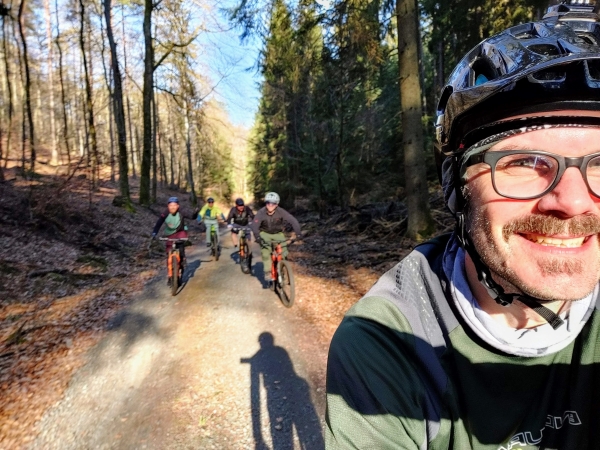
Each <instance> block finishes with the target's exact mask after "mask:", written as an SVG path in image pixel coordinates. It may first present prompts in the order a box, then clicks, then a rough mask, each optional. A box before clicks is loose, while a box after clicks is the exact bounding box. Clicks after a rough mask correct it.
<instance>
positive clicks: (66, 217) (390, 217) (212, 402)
mask: <svg viewBox="0 0 600 450" xmlns="http://www.w3.org/2000/svg"><path fill="white" fill-rule="evenodd" d="M42 172H43V171H42ZM7 179H9V180H11V181H7V182H5V183H0V227H2V230H3V231H2V233H1V234H0V388H1V390H2V396H1V397H0V448H10V449H14V448H61V449H62V448H144V446H146V448H165V447H168V448H190V447H188V446H189V445H191V446H192V447H191V448H254V445H255V444H256V443H257V435H261V433H259V432H257V428H255V429H254V432H253V431H252V430H253V428H252V414H255V415H256V414H259V416H260V420H259V421H258V422H257V423H260V429H261V430H263V431H264V436H266V437H265V439H267V437H268V435H269V433H268V431H269V430H271V432H272V437H270V438H269V439H271V441H270V442H271V444H272V448H274V449H277V450H279V449H283V448H294V446H290V445H292V444H290V441H289V440H288V441H286V439H288V437H289V436H288V434H286V433H287V431H286V430H287V429H288V428H286V427H290V426H291V425H290V423H291V422H290V421H293V419H292V417H293V416H294V414H293V412H294V411H295V410H294V408H291V409H290V408H289V407H288V410H286V411H287V412H285V411H284V412H283V413H281V414H279V413H278V412H277V411H279V410H280V409H281V408H282V406H281V404H283V403H285V402H283V400H282V397H280V398H279V400H277V402H279V403H277V402H275V403H273V404H272V403H269V402H270V401H269V396H268V395H269V394H268V393H269V392H270V391H269V389H271V391H273V392H275V390H281V389H284V387H283V386H280V385H279V383H277V382H282V381H283V380H275V379H271V381H272V382H273V383H274V384H273V385H272V386H267V385H265V386H264V387H263V388H262V390H261V389H259V390H258V392H260V393H261V394H260V395H259V396H258V397H256V395H255V394H256V392H257V391H255V390H254V384H253V383H254V382H253V381H252V380H254V378H253V377H251V376H248V373H251V374H252V373H253V372H252V370H250V368H249V367H248V365H249V366H250V367H253V366H252V363H251V362H250V361H251V360H250V359H248V360H247V361H248V362H249V364H245V363H244V364H241V363H240V361H241V359H240V358H248V357H250V356H252V355H253V354H254V355H255V356H256V355H259V353H260V352H258V349H259V345H258V341H257V339H258V337H259V335H261V334H262V333H265V332H270V333H272V335H273V336H274V338H275V347H273V348H275V349H284V350H283V351H279V353H278V355H279V356H277V355H275V353H277V352H275V353H273V352H271V353H269V352H266V353H265V352H263V356H264V355H265V354H266V355H269V354H272V356H273V355H275V356H273V357H269V358H267V359H272V360H274V361H279V360H281V358H283V359H286V358H288V359H289V360H290V361H292V364H293V369H291V371H290V372H288V373H283V374H280V373H278V372H276V371H275V372H274V371H273V367H274V365H273V364H272V363H269V364H267V366H266V369H265V371H263V372H262V376H263V380H265V376H267V378H268V374H269V373H270V374H272V376H274V377H275V378H278V377H279V378H281V377H283V378H286V377H287V378H289V379H293V380H296V381H297V383H296V384H295V385H294V386H295V387H291V388H290V389H291V391H290V392H291V394H290V395H291V396H292V398H294V399H295V400H294V402H292V403H294V404H295V405H296V406H297V407H298V408H300V410H302V411H304V412H305V416H306V417H309V416H310V414H308V415H307V414H306V411H308V412H310V411H311V408H314V411H315V414H316V416H317V417H318V419H316V420H318V421H319V422H322V418H323V413H324V382H325V381H324V376H325V364H326V357H327V348H328V344H329V341H330V339H331V336H332V335H333V332H334V331H335V329H336V327H337V325H338V324H339V322H340V320H341V319H342V317H343V314H344V313H345V311H346V310H347V309H348V308H349V307H350V306H351V305H352V304H353V303H354V302H356V301H357V300H358V299H359V298H360V297H361V296H362V295H363V294H364V293H365V292H366V291H367V290H368V289H369V288H370V287H371V285H372V284H373V283H374V282H375V281H376V279H377V278H378V277H379V276H380V275H381V274H382V273H383V272H384V271H385V270H387V269H388V268H390V267H392V266H393V265H394V264H395V263H397V262H398V261H399V260H400V259H401V258H402V257H403V256H404V255H405V254H407V253H408V252H409V251H410V250H411V249H412V247H414V245H415V243H414V242H412V241H410V240H408V239H405V238H403V237H402V233H403V226H404V225H403V219H402V217H403V209H402V205H401V204H400V203H389V204H380V205H367V206H364V207H362V208H360V209H355V210H353V211H351V212H349V213H344V214H341V213H340V214H334V215H332V216H330V218H329V219H319V218H318V217H317V216H314V215H311V214H304V215H302V222H303V227H304V231H305V233H306V236H307V237H306V239H305V240H304V241H303V242H301V243H297V244H295V245H294V246H293V248H292V250H291V259H292V260H293V261H294V267H295V269H296V272H297V301H296V303H295V304H294V306H293V308H291V309H289V310H288V309H285V308H283V307H282V306H281V304H280V303H278V302H277V301H276V299H275V297H274V294H273V293H272V292H270V291H268V290H265V289H263V286H262V284H261V279H260V277H261V267H262V265H261V263H260V262H259V260H260V258H259V257H258V250H257V249H255V252H254V253H255V262H256V265H255V277H252V278H251V277H247V276H245V275H242V273H241V272H240V271H239V268H238V267H236V266H235V264H234V261H232V259H231V258H230V255H231V256H235V255H234V253H233V250H232V249H230V248H229V249H225V251H224V255H223V258H222V259H221V260H220V261H219V262H210V263H209V262H208V261H207V258H206V254H205V250H204V249H202V250H201V249H200V248H199V246H196V247H192V249H193V250H192V252H191V253H189V258H188V262H189V264H190V266H189V267H190V274H189V277H190V278H189V281H188V284H187V285H186V286H185V287H184V290H183V291H182V292H181V293H180V294H179V296H178V297H176V298H175V299H172V298H171V297H169V295H168V293H167V292H166V286H163V284H164V269H163V266H164V260H163V255H162V253H161V252H156V251H155V252H153V253H152V256H151V254H150V253H149V252H148V250H147V244H148V239H149V237H150V231H151V228H152V226H153V224H154V222H155V220H156V217H157V213H158V211H159V208H158V207H157V208H153V209H149V208H141V207H138V206H136V207H135V211H134V212H128V211H126V210H125V209H123V208H121V207H118V206H114V205H113V204H112V200H113V198H114V197H115V195H116V186H115V184H114V183H111V182H109V181H106V180H104V181H102V182H101V183H99V186H98V189H97V190H96V191H95V192H93V194H92V195H91V196H90V193H89V189H88V188H89V184H88V180H87V179H86V178H84V177H81V176H76V177H73V178H72V179H71V180H70V181H69V182H68V183H65V179H64V177H57V176H55V175H52V173H51V171H49V170H47V171H46V173H45V174H42V175H40V176H37V177H36V179H35V180H34V181H25V180H22V179H21V178H20V177H16V175H15V173H14V171H10V170H9V171H8V173H7ZM133 188H134V189H133V191H134V194H135V184H133ZM176 194H177V193H176V192H173V191H168V190H161V191H160V192H159V196H158V197H159V202H158V203H159V204H164V202H165V200H166V198H167V197H168V196H170V195H176ZM179 196H180V198H181V197H184V196H183V195H181V194H179ZM432 205H433V207H434V209H435V211H436V212H435V217H436V220H437V222H438V225H439V229H440V231H444V230H446V229H449V228H450V227H451V220H450V219H449V217H448V216H447V214H445V213H443V212H439V211H441V210H442V207H441V200H440V198H439V194H437V193H433V195H432ZM183 206H186V204H185V203H184V205H183ZM187 206H189V205H187ZM191 228H192V229H193V230H194V227H193V226H192V227H191ZM203 237H204V236H203V235H199V234H197V232H196V231H193V232H192V238H193V239H194V241H195V242H199V243H202V241H203ZM224 239H225V241H224V244H225V245H226V246H229V245H230V244H229V239H228V237H227V238H224ZM242 277H247V278H242ZM257 278H258V279H257ZM202 292H207V294H206V295H207V296H206V300H204V297H203V296H202V295H201V294H198V293H202ZM199 296H200V298H201V299H202V301H196V300H197V299H198V297H199ZM263 337H264V336H263ZM263 344H264V342H263ZM267 347H268V345H267ZM271 350H272V349H271ZM263 359H264V358H263ZM258 360H260V358H258V357H257V358H255V359H252V361H258ZM302 380H305V381H306V383H308V386H309V388H308V391H307V390H306V389H305V388H304V386H305V385H304V384H303V383H304V381H302ZM284 390H285V389H284ZM307 392H309V395H308V397H307V396H306V395H307ZM265 396H266V398H267V402H266V405H263V406H260V407H258V410H256V409H253V403H252V402H254V401H255V400H256V398H261V397H265ZM294 396H295V397H294ZM283 397H285V396H283ZM307 399H310V400H307ZM249 400H252V401H249ZM282 402H283V403H282ZM277 404H280V406H277ZM261 408H262V409H263V410H264V411H263V412H264V414H262V415H260V413H257V412H256V411H260V410H261ZM265 408H266V409H265ZM278 408H279V409H278ZM284 409H285V408H284ZM296 409H297V408H296ZM311 417H312V416H311ZM68 419H70V420H68ZM313 419H314V417H313ZM68 424H70V425H69V426H67V425H68ZM296 426H298V424H296ZM304 426H305V427H306V428H307V429H308V430H312V432H311V435H312V436H313V438H311V439H309V440H308V441H307V440H304V442H309V447H308V448H319V447H320V445H321V444H320V443H321V441H320V440H319V436H318V435H317V431H316V430H317V427H316V426H315V424H314V420H312V419H311V420H309V421H308V422H306V423H305V425H304ZM319 426H320V425H319ZM73 427H78V428H77V429H74V428H73ZM60 430H64V431H60ZM273 430H276V431H277V432H275V431H273ZM280 431H281V433H279V432H280ZM257 433H258V434H257ZM301 434H302V433H301V431H300V432H298V431H297V433H296V437H295V442H296V444H295V446H296V447H297V446H298V445H299V444H298V442H299V441H298V440H299V439H301V440H302V439H305V438H303V437H302V435H301ZM273 439H274V440H273ZM278 439H279V441H278ZM267 440H268V439H267ZM269 447H271V446H267V447H265V448H269Z"/></svg>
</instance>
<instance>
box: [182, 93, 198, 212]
mask: <svg viewBox="0 0 600 450" xmlns="http://www.w3.org/2000/svg"><path fill="white" fill-rule="evenodd" d="M184 121H185V122H184V123H185V149H186V152H187V160H188V183H189V185H190V190H191V192H192V205H193V206H196V205H197V204H198V199H197V197H196V187H195V186H194V171H193V170H192V139H191V131H190V109H189V103H188V101H187V100H185V117H184Z"/></svg>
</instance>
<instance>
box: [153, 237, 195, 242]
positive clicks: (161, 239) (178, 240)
mask: <svg viewBox="0 0 600 450" xmlns="http://www.w3.org/2000/svg"><path fill="white" fill-rule="evenodd" d="M158 240H159V241H171V242H186V241H189V240H190V239H189V238H175V239H172V238H163V237H161V238H158Z"/></svg>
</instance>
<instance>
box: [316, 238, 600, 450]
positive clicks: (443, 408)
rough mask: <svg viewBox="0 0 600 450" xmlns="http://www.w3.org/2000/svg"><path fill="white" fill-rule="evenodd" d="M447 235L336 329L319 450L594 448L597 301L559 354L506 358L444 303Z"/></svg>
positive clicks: (599, 356)
mask: <svg viewBox="0 0 600 450" xmlns="http://www.w3.org/2000/svg"><path fill="white" fill-rule="evenodd" d="M447 240H448V237H445V238H438V239H436V240H434V241H431V242H429V243H427V244H425V245H422V246H419V247H417V248H416V249H415V251H413V252H412V253H411V254H410V255H409V256H408V257H407V258H405V259H404V260H403V261H402V262H401V263H400V264H398V265H397V266H396V267H394V268H393V269H392V270H390V271H389V272H388V273H386V274H385V275H384V276H383V277H382V278H381V279H380V280H379V281H378V282H377V283H376V284H375V286H374V287H373V288H372V289H371V291H370V292H369V293H367V295H366V296H365V297H364V298H362V299H361V300H360V301H359V302H358V303H357V304H356V305H354V307H352V309H350V311H348V313H347V314H346V316H345V318H344V320H343V321H342V323H341V325H340V326H339V328H338V330H337V331H336V333H335V335H334V337H333V340H332V343H331V348H330V353H329V361H328V367H327V417H326V421H327V426H326V446H327V448H328V449H344V450H346V449H377V450H383V449H389V450H397V449H411V450H412V449H414V450H416V449H433V450H442V449H443V450H446V449H455V450H469V449H473V450H510V449H512V450H526V449H527V450H529V449H538V448H539V449H541V448H544V449H561V450H570V449H578V450H580V449H597V448H600V414H599V413H600V316H599V311H598V307H597V306H596V309H595V310H594V311H593V313H592V315H591V317H590V318H589V319H588V321H587V323H586V325H585V327H584V328H583V330H582V332H581V333H580V334H579V335H578V337H577V338H576V339H575V341H574V342H572V343H571V344H570V345H569V346H567V347H566V348H565V349H563V350H561V351H559V352H557V353H554V354H549V355H546V356H541V357H518V356H513V355H508V354H504V353H502V352H500V351H499V350H496V349H494V348H491V347H490V346H489V345H487V344H486V343H484V342H483V341H481V340H480V339H479V338H478V337H477V336H476V335H475V334H474V333H473V332H472V331H471V330H470V328H468V326H467V325H466V324H464V323H463V322H462V318H461V317H460V315H459V314H458V313H456V314H455V312H454V306H453V304H452V301H448V297H447V295H446V293H445V288H446V280H445V276H444V275H443V271H442V270H441V259H442V254H443V251H444V248H445V245H446V242H447ZM596 382H599V384H596Z"/></svg>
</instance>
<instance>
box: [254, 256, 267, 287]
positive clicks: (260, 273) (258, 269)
mask: <svg viewBox="0 0 600 450" xmlns="http://www.w3.org/2000/svg"><path fill="white" fill-rule="evenodd" d="M252 274H253V275H254V276H255V277H256V279H257V280H258V281H260V284H261V285H262V288H263V289H268V288H269V283H268V282H267V281H266V280H265V265H264V264H263V263H262V261H261V262H257V263H255V264H253V265H252Z"/></svg>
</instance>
